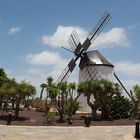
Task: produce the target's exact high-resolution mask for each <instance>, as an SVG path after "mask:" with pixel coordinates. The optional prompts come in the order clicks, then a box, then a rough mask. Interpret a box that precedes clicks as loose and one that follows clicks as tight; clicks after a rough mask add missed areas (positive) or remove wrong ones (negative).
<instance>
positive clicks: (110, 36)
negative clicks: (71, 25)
mask: <svg viewBox="0 0 140 140" xmlns="http://www.w3.org/2000/svg"><path fill="white" fill-rule="evenodd" d="M93 45H94V46H95V47H97V48H104V47H117V46H119V47H128V46H130V42H129V40H128V37H127V34H126V31H125V29H124V28H119V27H116V28H112V29H111V30H109V31H108V32H102V33H101V34H100V35H99V37H98V38H97V39H96V40H95V42H94V44H93Z"/></svg>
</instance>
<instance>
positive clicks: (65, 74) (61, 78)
mask: <svg viewBox="0 0 140 140" xmlns="http://www.w3.org/2000/svg"><path fill="white" fill-rule="evenodd" d="M75 66H76V63H75V60H74V58H73V59H71V61H70V62H69V63H68V65H67V66H66V67H65V69H64V70H63V72H62V73H61V75H60V76H59V77H58V79H57V81H56V84H58V83H62V82H64V81H66V80H67V79H68V78H69V76H70V74H71V73H72V71H73V69H74V68H75Z"/></svg>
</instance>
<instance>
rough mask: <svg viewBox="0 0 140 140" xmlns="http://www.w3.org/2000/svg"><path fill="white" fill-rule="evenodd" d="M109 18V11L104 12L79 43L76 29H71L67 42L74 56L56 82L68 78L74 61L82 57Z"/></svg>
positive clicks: (74, 63)
mask: <svg viewBox="0 0 140 140" xmlns="http://www.w3.org/2000/svg"><path fill="white" fill-rule="evenodd" d="M110 18H111V15H110V13H108V12H105V13H104V15H103V16H102V17H101V19H100V20H99V22H98V23H97V24H96V26H95V27H94V28H93V30H92V32H91V33H90V35H89V36H88V37H87V39H86V40H85V41H84V43H83V44H81V43H80V40H79V37H78V34H77V32H76V30H73V32H72V34H71V35H70V37H69V40H68V42H69V44H70V46H71V47H72V48H73V50H74V54H75V56H76V58H75V59H74V58H73V59H71V61H70V62H69V64H68V65H67V66H66V68H65V69H64V70H63V72H62V73H61V75H60V76H59V78H58V79H57V81H56V83H61V82H63V81H66V80H67V79H68V78H69V76H70V74H71V73H72V71H73V69H74V67H75V66H76V61H77V60H78V59H79V58H80V57H81V58H82V57H83V55H84V53H85V52H86V50H87V49H88V48H89V46H90V45H91V43H92V42H93V41H94V40H95V39H96V38H97V36H98V35H99V34H100V32H101V31H102V30H103V28H104V27H105V25H106V24H107V22H108V21H109V19H110ZM94 72H95V71H94ZM88 74H89V75H90V73H88ZM96 75H98V74H96Z"/></svg>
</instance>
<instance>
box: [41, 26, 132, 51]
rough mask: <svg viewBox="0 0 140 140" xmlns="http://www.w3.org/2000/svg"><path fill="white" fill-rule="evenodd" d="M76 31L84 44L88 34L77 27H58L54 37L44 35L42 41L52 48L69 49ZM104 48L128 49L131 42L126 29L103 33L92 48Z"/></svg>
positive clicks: (118, 28) (115, 29)
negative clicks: (62, 47)
mask: <svg viewBox="0 0 140 140" xmlns="http://www.w3.org/2000/svg"><path fill="white" fill-rule="evenodd" d="M73 29H75V30H76V31H77V33H78V35H79V38H80V40H81V42H83V41H84V40H85V39H86V37H87V36H88V32H87V31H86V30H85V29H84V28H81V27H78V26H77V27H76V26H60V25H59V26H58V27H57V29H56V31H55V32H54V34H52V35H44V36H42V38H41V40H42V42H43V43H44V44H46V45H50V46H52V47H61V46H65V47H69V46H68V38H69V36H70V34H71V32H72V30H73ZM93 46H94V47H97V48H101V47H102V48H103V47H116V46H117V47H118V46H121V47H128V46H130V42H129V41H128V37H127V33H126V30H125V29H124V28H120V27H116V28H112V29H111V30H109V31H108V32H102V33H101V34H100V35H99V36H98V37H97V39H96V40H95V42H94V43H93V45H92V47H93Z"/></svg>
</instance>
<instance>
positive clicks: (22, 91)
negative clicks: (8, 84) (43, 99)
mask: <svg viewBox="0 0 140 140" xmlns="http://www.w3.org/2000/svg"><path fill="white" fill-rule="evenodd" d="M35 94H36V89H35V87H33V86H32V85H31V84H30V83H28V82H26V81H22V82H21V83H20V84H19V85H18V86H17V94H16V109H15V117H18V116H19V105H20V103H21V101H22V100H23V99H25V97H28V96H33V95H35Z"/></svg>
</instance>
